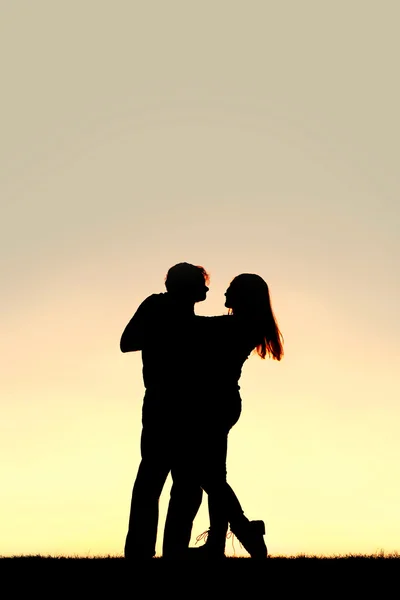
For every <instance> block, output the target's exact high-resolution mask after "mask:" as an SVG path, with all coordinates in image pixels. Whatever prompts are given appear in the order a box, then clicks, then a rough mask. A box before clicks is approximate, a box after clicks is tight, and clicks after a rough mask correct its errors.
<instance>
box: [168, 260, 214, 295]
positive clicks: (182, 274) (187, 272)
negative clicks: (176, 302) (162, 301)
mask: <svg viewBox="0 0 400 600" xmlns="http://www.w3.org/2000/svg"><path fill="white" fill-rule="evenodd" d="M209 281H210V276H209V274H208V273H207V271H206V270H205V269H204V268H203V267H200V266H196V265H191V264H189V263H186V262H183V263H178V264H177V265H174V266H173V267H171V268H170V269H169V271H168V273H167V276H166V278H165V287H166V288H167V292H168V293H170V294H173V295H175V296H178V297H179V298H180V299H181V300H186V301H190V302H193V303H194V302H202V301H203V300H205V299H206V296H207V292H208V290H209V288H208V287H207V284H208V283H209Z"/></svg>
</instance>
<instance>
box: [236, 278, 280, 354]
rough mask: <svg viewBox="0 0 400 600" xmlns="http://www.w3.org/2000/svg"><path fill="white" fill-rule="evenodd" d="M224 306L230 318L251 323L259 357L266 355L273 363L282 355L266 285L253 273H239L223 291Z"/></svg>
mask: <svg viewBox="0 0 400 600" xmlns="http://www.w3.org/2000/svg"><path fill="white" fill-rule="evenodd" d="M225 306H226V307H227V308H229V312H230V314H232V315H235V316H238V317H241V318H245V319H247V320H248V321H249V323H251V326H252V328H254V330H255V334H256V336H257V344H256V348H257V352H258V354H259V356H261V358H265V356H266V355H267V354H268V355H269V356H270V357H271V358H273V359H275V360H281V358H282V356H283V337H282V334H281V332H280V331H279V328H278V325H277V322H276V319H275V315H274V313H273V310H272V306H271V298H270V294H269V288H268V285H267V283H266V282H265V281H264V279H263V278H262V277H260V275H256V274H255V273H241V274H240V275H237V276H236V277H235V278H234V279H233V280H232V281H231V283H230V285H229V287H228V289H227V290H226V292H225Z"/></svg>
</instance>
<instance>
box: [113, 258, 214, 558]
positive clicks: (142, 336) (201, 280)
mask: <svg viewBox="0 0 400 600" xmlns="http://www.w3.org/2000/svg"><path fill="white" fill-rule="evenodd" d="M208 281H209V276H208V274H207V272H206V271H205V270H204V268H203V267H200V266H195V265H191V264H189V263H179V264H177V265H175V266H173V267H171V268H170V269H169V271H168V273H167V276H166V279H165V287H166V290H167V291H166V292H164V293H161V294H152V295H151V296H149V297H148V298H146V300H144V301H143V302H142V304H141V305H140V306H139V308H138V309H137V311H136V313H135V314H134V315H133V317H132V319H131V320H130V321H129V323H128V325H127V326H126V328H125V330H124V332H123V334H122V337H121V341H120V348H121V351H122V352H134V351H139V350H141V351H142V362H143V382H144V386H145V388H146V392H145V396H144V400H143V410H142V424H143V429H142V435H141V444H140V447H141V462H140V465H139V469H138V473H137V476H136V480H135V483H134V486H133V491H132V500H131V508H130V516H129V528H128V533H127V536H126V542H125V558H126V559H129V560H130V559H133V560H135V559H147V558H152V557H153V556H154V555H155V545H156V539H157V526H158V503H159V498H160V495H161V492H162V489H163V486H164V483H165V481H166V479H167V476H168V474H169V472H170V471H171V469H173V468H174V464H175V463H179V461H176V459H175V458H176V457H177V456H179V454H180V453H182V452H184V445H185V439H188V436H189V432H187V431H186V429H185V428H187V423H188V422H189V420H188V418H187V413H188V411H190V396H191V394H190V389H191V387H193V385H196V383H195V382H194V378H193V373H194V369H193V360H191V354H190V352H189V348H190V345H191V341H192V340H191V339H190V334H191V325H192V324H193V323H194V319H195V314H194V305H195V303H197V302H202V301H204V300H205V299H206V295H207V292H208V289H209V288H208V287H207V285H206V284H207V283H208ZM180 479H181V480H183V481H184V478H180ZM180 494H181V495H183V497H184V498H185V503H184V507H185V511H186V514H185V518H184V519H181V522H182V527H183V529H182V528H181V530H180V532H179V534H180V536H181V539H183V540H185V542H187V543H186V546H187V545H188V544H189V540H190V534H191V529H192V523H193V519H194V517H195V515H196V513H197V511H198V508H199V506H200V504H201V499H202V490H201V488H200V487H199V486H197V485H193V486H189V485H188V486H187V487H186V488H185V489H184V490H180Z"/></svg>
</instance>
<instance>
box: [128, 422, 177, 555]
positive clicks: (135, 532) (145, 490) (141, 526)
mask: <svg viewBox="0 0 400 600" xmlns="http://www.w3.org/2000/svg"><path fill="white" fill-rule="evenodd" d="M163 438H164V436H163V431H162V429H161V428H159V427H154V426H149V425H146V426H144V427H143V431H142V439H141V451H142V460H141V463H140V465H139V469H138V473H137V476H136V480H135V484H134V486H133V491H132V500H131V508H130V515H129V528H128V534H127V536H126V542H125V558H127V559H137V558H152V557H153V556H154V555H155V552H156V549H155V547H156V540H157V527H158V503H159V499H160V496H161V492H162V489H163V487H164V484H165V481H166V479H167V477H168V473H169V471H170V462H169V458H168V456H169V454H168V452H166V448H165V445H164V444H163Z"/></svg>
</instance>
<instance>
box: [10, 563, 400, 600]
mask: <svg viewBox="0 0 400 600" xmlns="http://www.w3.org/2000/svg"><path fill="white" fill-rule="evenodd" d="M0 582H1V583H0V586H1V587H0V594H1V595H2V597H3V598H4V599H8V598H17V599H18V598H23V597H25V596H26V595H27V594H29V597H30V598H34V595H33V594H34V592H37V593H38V594H40V595H41V596H42V595H43V594H44V593H46V596H47V594H48V593H49V596H50V597H52V598H64V597H67V596H69V597H73V598H85V600H86V599H92V598H96V600H97V598H103V597H104V598H110V599H114V598H116V599H117V598H119V597H120V596H121V595H122V596H127V595H128V596H129V597H130V598H133V599H135V598H146V599H147V598H153V597H156V596H157V598H158V597H160V596H161V597H162V600H164V598H169V597H170V596H171V595H172V596H173V597H179V598H180V597H182V598H189V597H191V596H195V597H197V596H201V597H204V598H207V596H209V597H212V598H214V596H215V595H216V594H218V595H219V594H224V595H226V594H228V595H229V596H230V597H232V598H236V597H240V598H241V599H243V600H247V598H252V597H256V598H257V597H258V596H260V595H262V597H263V598H279V599H282V600H286V598H296V600H297V598H300V600H302V598H303V596H304V597H315V598H321V599H325V598H328V599H330V598H333V597H334V596H335V598H352V600H353V599H354V600H358V598H361V596H363V597H366V598H369V597H374V600H375V598H376V599H377V600H378V599H381V598H386V597H390V598H394V599H395V598H400V555H384V554H383V553H382V554H376V555H372V556H338V557H317V556H296V557H279V556H276V557H273V556H272V557H269V558H268V559H267V560H266V561H254V560H251V559H248V558H228V559H227V560H225V561H219V562H216V561H214V562H211V561H210V562H206V561H166V560H163V559H162V558H159V559H153V560H150V561H148V562H143V563H139V562H133V563H129V562H126V561H125V560H124V559H123V558H120V557H94V558H76V557H41V556H16V557H0ZM7 582H8V583H7ZM2 591H3V592H4V591H6V592H7V593H5V594H4V595H3V594H2V593H1V592H2ZM36 595H37V594H35V597H36Z"/></svg>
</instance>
